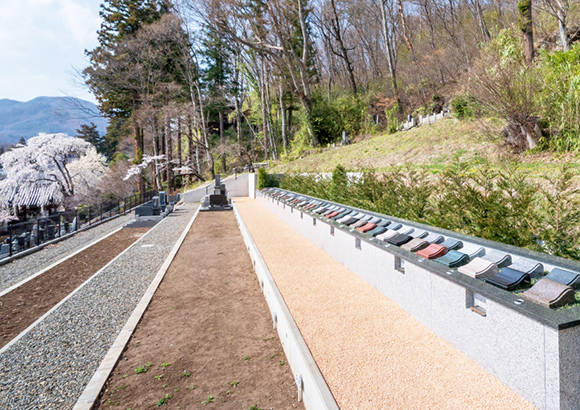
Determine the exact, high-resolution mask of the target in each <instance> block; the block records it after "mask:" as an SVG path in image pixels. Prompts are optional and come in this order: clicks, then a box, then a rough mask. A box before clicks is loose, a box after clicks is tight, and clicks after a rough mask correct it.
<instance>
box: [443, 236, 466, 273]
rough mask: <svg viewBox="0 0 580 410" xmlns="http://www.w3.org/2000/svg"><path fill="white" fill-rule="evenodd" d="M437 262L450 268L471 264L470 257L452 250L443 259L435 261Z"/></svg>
mask: <svg viewBox="0 0 580 410" xmlns="http://www.w3.org/2000/svg"><path fill="white" fill-rule="evenodd" d="M443 243H445V242H443ZM441 246H443V245H441ZM435 261H437V262H439V263H442V264H443V265H445V266H449V267H450V268H456V267H458V266H462V265H465V264H466V263H467V262H469V256H467V255H466V254H464V253H461V252H457V251H454V250H450V251H449V252H447V253H446V254H445V255H443V256H442V257H440V258H437V259H435Z"/></svg>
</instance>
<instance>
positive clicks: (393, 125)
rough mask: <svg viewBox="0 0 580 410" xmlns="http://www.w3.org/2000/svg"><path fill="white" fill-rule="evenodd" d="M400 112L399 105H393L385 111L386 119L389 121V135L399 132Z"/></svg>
mask: <svg viewBox="0 0 580 410" xmlns="http://www.w3.org/2000/svg"><path fill="white" fill-rule="evenodd" d="M399 111H400V106H399V104H393V106H392V107H391V108H390V109H389V108H387V109H385V119H386V120H387V132H388V133H389V134H394V133H395V132H397V131H398V130H399V118H398V114H399Z"/></svg>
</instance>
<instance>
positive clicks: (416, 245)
mask: <svg viewBox="0 0 580 410" xmlns="http://www.w3.org/2000/svg"><path fill="white" fill-rule="evenodd" d="M427 246H429V242H427V241H424V240H423V239H421V238H414V239H411V240H410V241H409V242H407V243H406V244H404V245H403V246H401V248H402V249H405V250H407V251H409V252H417V251H420V250H421V249H425V248H426V247H427Z"/></svg>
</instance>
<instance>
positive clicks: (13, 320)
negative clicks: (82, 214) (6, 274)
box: [0, 228, 149, 347]
mask: <svg viewBox="0 0 580 410" xmlns="http://www.w3.org/2000/svg"><path fill="white" fill-rule="evenodd" d="M148 230H149V228H135V229H133V228H132V229H121V230H120V231H119V232H117V233H114V234H113V235H111V236H109V237H107V238H105V239H103V240H101V241H100V242H98V243H96V244H95V245H93V246H91V247H90V248H87V249H85V250H84V251H82V252H80V253H78V254H77V255H75V256H73V257H72V258H70V259H67V260H66V261H64V262H62V263H60V264H59V265H57V266H55V267H54V268H52V269H50V270H48V271H46V272H44V273H43V274H42V275H40V276H38V277H36V278H34V279H32V280H30V281H28V282H27V283H25V284H24V285H22V286H20V287H18V288H16V289H14V290H13V291H12V292H10V293H8V294H6V295H4V296H2V297H0V347H2V346H4V345H5V344H6V343H8V342H9V341H10V340H12V339H13V338H14V337H16V336H17V335H18V334H19V333H20V332H22V331H23V330H24V329H26V328H27V327H28V326H30V325H31V324H32V323H34V322H35V321H36V320H37V319H38V318H39V317H41V316H42V315H43V314H45V313H46V312H48V311H49V310H50V309H51V308H52V307H53V306H55V305H56V304H57V303H58V302H60V301H61V300H62V299H63V298H65V297H66V296H67V295H68V294H69V293H71V292H72V291H73V290H75V289H76V288H77V287H79V286H80V285H81V284H82V283H83V282H85V281H86V280H87V279H88V278H90V277H91V276H92V275H94V274H95V273H96V272H97V271H98V270H99V269H101V268H102V267H103V266H105V265H106V264H107V263H109V262H110V261H111V260H112V259H113V258H115V256H117V255H118V254H120V253H121V252H122V251H123V250H125V249H126V248H128V247H129V246H130V245H131V244H132V243H134V242H135V241H136V240H137V239H139V238H140V237H141V236H143V234H145V232H147V231H148Z"/></svg>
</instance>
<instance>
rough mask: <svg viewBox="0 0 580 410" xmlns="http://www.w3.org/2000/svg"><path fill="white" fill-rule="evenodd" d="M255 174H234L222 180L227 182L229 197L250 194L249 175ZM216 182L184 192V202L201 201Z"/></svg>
mask: <svg viewBox="0 0 580 410" xmlns="http://www.w3.org/2000/svg"><path fill="white" fill-rule="evenodd" d="M249 175H253V174H241V175H232V176H230V177H228V178H226V179H225V180H223V181H222V182H223V183H225V184H226V189H227V191H228V197H230V198H236V197H241V196H248V193H249V190H248V176H249ZM213 187H214V182H212V183H210V184H208V185H204V186H201V187H199V188H196V189H192V190H191V191H187V192H185V193H184V194H183V200H184V202H189V203H191V202H199V201H201V198H203V197H204V196H206V195H207V193H211V192H212V191H213Z"/></svg>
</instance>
